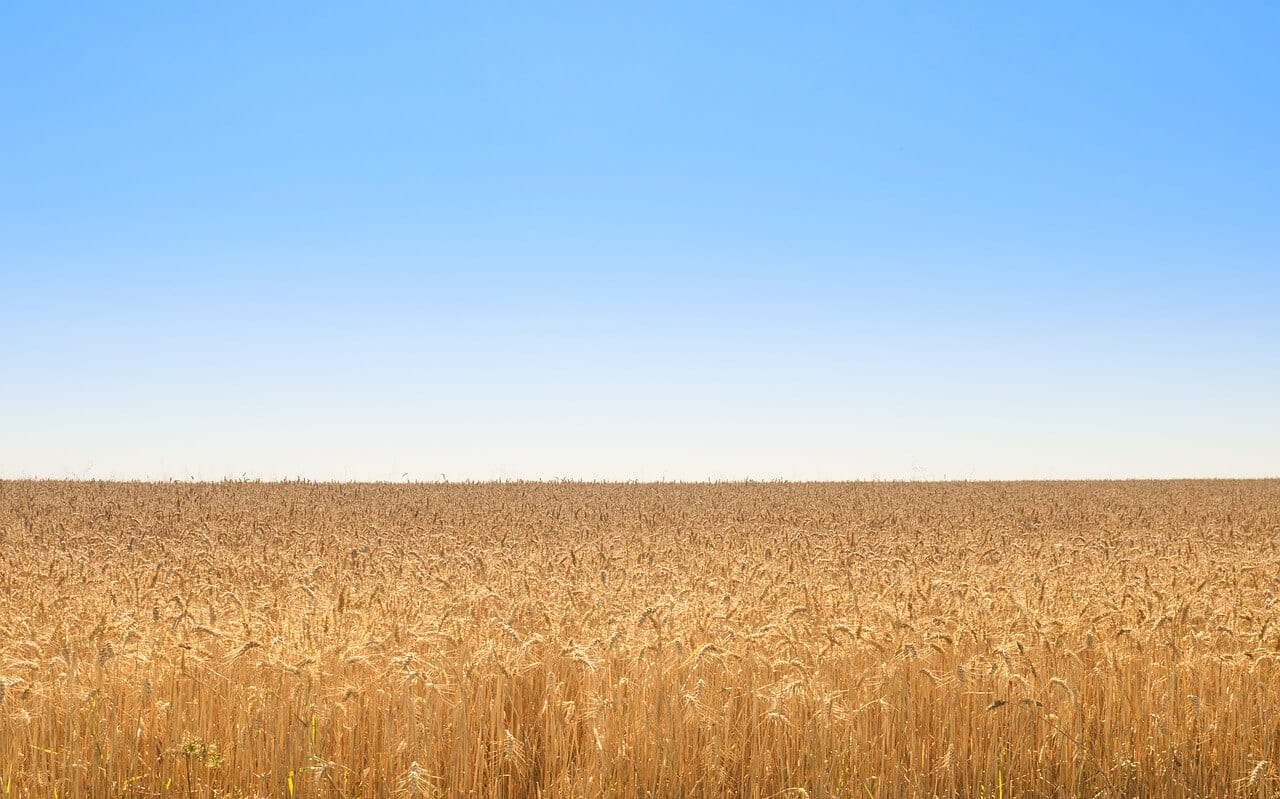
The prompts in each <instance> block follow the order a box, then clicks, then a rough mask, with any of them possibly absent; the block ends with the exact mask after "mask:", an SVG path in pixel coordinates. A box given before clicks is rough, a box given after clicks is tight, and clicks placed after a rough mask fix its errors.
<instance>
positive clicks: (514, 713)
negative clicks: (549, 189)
mask: <svg viewBox="0 0 1280 799" xmlns="http://www.w3.org/2000/svg"><path fill="white" fill-rule="evenodd" d="M1278 547H1280V481H1214V482H1123V483H985V484H984V483H951V484H892V483H871V484H803V483H795V484H788V483H767V484H741V483H732V484H699V485H684V484H661V485H648V484H637V485H618V484H583V483H534V484H526V483H504V484H476V485H389V484H342V485H337V484H311V483H277V484H268V483H263V484H258V483H217V484H176V483H175V484H141V483H137V484H131V483H58V482H21V481H19V482H13V481H10V482H0V798H2V799H10V797H41V798H42V799H43V798H44V797H57V798H59V799H61V798H71V797H160V796H165V797H187V798H190V797H243V798H244V799H249V797H278V798H279V799H291V798H292V797H364V799H374V798H375V797H454V796H457V797H512V798H513V799H519V798H521V797H535V796H545V797H612V796H623V797H654V798H655V799H663V798H664V797H703V796H706V797H712V796H715V797H720V796H733V797H739V796H741V797H761V798H763V797H815V798H816V797H831V796H841V797H885V798H886V799H887V798H888V797H933V796H946V797H950V796H964V797H979V796H982V797H1051V796H1055V797H1077V796H1078V797H1094V796H1114V797H1122V796H1123V797H1129V796H1147V797H1207V796H1244V797H1274V796H1276V795H1277V791H1280V549H1278Z"/></svg>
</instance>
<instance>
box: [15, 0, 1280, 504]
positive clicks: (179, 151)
mask: <svg viewBox="0 0 1280 799" xmlns="http://www.w3.org/2000/svg"><path fill="white" fill-rule="evenodd" d="M0 109H3V114H2V115H0V475H2V476H9V477H17V476H28V475H34V476H82V477H117V478H131V477H151V478H169V477H177V478H188V477H199V478H221V477H224V476H237V477H239V476H241V475H246V476H250V477H264V478H271V477H285V476H288V477H293V476H304V477H311V478H336V479H394V480H400V479H404V478H405V477H409V478H415V479H439V478H440V477H441V475H445V476H447V477H448V478H449V479H451V480H453V479H479V478H517V477H531V478H557V477H580V478H617V479H663V478H665V479H707V478H730V477H753V478H774V477H784V478H818V479H842V478H913V477H914V478H942V477H951V478H1025V477H1130V476H1132V477H1137V476H1263V475H1280V4H1277V3H1274V2H1258V3H1214V4H1210V3H1169V2H1160V3H1154V2H1153V3H1123V4H1116V3H1054V4H1051V3H1007V4H996V3H983V4H967V3H916V4H904V3H883V4H881V3H868V4H863V3H844V2H841V3H832V4H807V3H781V4H779V3H769V4H764V3H760V4H744V3H723V4H720V3H655V2H645V3H634V4H623V3H598V2H596V3H583V4H580V5H563V4H558V3H557V4H533V3H528V4H519V5H514V4H513V5H490V4H485V3H452V4H447V5H446V4H441V5H432V4H419V3H406V4H394V5H392V4H387V5H383V4H375V3H348V4H342V5H328V4H319V3H298V4H285V3H229V2H228V3H212V2H190V3H186V2H184V3H120V4H105V3H104V4H97V6H96V7H93V6H92V5H90V6H84V5H81V4H60V3H34V2H33V3H5V4H3V6H0Z"/></svg>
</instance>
